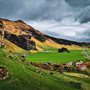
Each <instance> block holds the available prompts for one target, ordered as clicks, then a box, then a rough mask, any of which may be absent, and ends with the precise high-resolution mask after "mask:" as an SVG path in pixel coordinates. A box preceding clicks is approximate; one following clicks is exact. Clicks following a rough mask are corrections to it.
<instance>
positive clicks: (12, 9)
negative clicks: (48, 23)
mask: <svg viewBox="0 0 90 90" xmlns="http://www.w3.org/2000/svg"><path fill="white" fill-rule="evenodd" d="M70 9H71V7H70V6H69V5H68V4H67V3H66V2H65V0H8V1H6V0H0V16H1V17H6V18H21V19H61V18H62V17H63V16H68V15H70V14H71V12H70Z"/></svg>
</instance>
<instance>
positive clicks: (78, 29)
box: [28, 18, 90, 41]
mask: <svg viewBox="0 0 90 90" xmlns="http://www.w3.org/2000/svg"><path fill="white" fill-rule="evenodd" d="M28 23H29V24H30V25H32V26H33V27H34V28H36V29H38V30H40V31H42V32H44V33H45V34H48V35H51V36H54V37H58V38H65V39H69V40H76V41H90V40H89V38H90V37H89V35H87V34H86V32H89V30H88V29H89V28H90V23H89V22H88V23H84V24H80V23H79V22H76V21H74V19H70V18H66V19H65V18H64V19H63V20H62V21H59V22H58V21H55V20H52V21H51V20H50V21H48V20H46V21H45V20H44V21H31V22H28ZM47 31H49V32H47ZM50 32H51V34H50Z"/></svg>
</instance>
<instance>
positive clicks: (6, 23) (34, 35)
mask: <svg viewBox="0 0 90 90" xmlns="http://www.w3.org/2000/svg"><path fill="white" fill-rule="evenodd" d="M0 30H4V31H5V34H4V37H5V39H7V40H9V41H10V42H12V43H13V44H15V45H16V46H18V47H20V48H22V49H24V50H38V48H39V49H40V48H41V47H44V46H45V47H54V48H59V47H62V46H65V47H67V46H69V47H72V46H73V45H75V46H77V47H80V48H82V47H83V46H87V45H89V44H86V43H79V42H73V41H69V40H64V39H60V38H54V37H50V36H48V35H45V34H43V33H41V32H40V31H38V30H36V29H34V28H33V27H32V26H30V25H27V24H26V23H25V22H23V21H21V20H18V21H10V20H7V19H2V18H1V19H0Z"/></svg>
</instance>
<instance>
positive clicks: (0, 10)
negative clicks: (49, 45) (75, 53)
mask: <svg viewBox="0 0 90 90" xmlns="http://www.w3.org/2000/svg"><path fill="white" fill-rule="evenodd" d="M89 5H90V0H0V18H8V19H13V20H16V19H23V20H25V21H27V22H28V21H29V20H30V21H31V22H33V21H34V22H35V25H34V24H33V26H35V28H37V29H39V30H41V31H44V32H45V33H46V32H47V34H49V35H52V36H58V37H59V35H60V37H61V38H67V39H73V40H78V41H81V40H82V41H83V40H86V39H85V37H86V38H87V37H88V41H89V38H90V37H89V35H90V34H89V35H88V34H87V33H89V32H90V31H88V28H90V27H89V25H88V26H87V20H86V17H87V15H88V18H90V13H89V14H88V11H87V10H86V9H85V8H86V7H87V6H88V7H89ZM83 10H84V12H83ZM82 12H83V13H84V14H83V15H81V16H80V17H79V18H78V19H77V21H75V20H76V18H77V16H78V15H80V14H81V13H82ZM86 13H87V14H86ZM53 20H54V22H52V21H53ZM80 20H85V22H86V24H85V27H84V28H83V26H82V24H80V23H79V21H80ZM38 21H40V22H38ZM43 21H45V22H43ZM30 25H31V23H30ZM45 30H47V31H45ZM87 31H88V32H87ZM86 32H87V33H86ZM86 41H87V40H86Z"/></svg>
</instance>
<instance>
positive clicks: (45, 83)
mask: <svg viewBox="0 0 90 90" xmlns="http://www.w3.org/2000/svg"><path fill="white" fill-rule="evenodd" d="M0 51H1V50H0ZM77 52H78V53H76V55H78V56H79V55H81V54H80V51H77ZM55 53H56V52H53V55H52V53H43V54H42V53H36V54H31V55H30V56H29V60H32V61H33V60H34V61H39V60H44V62H46V61H47V58H48V60H49V58H51V56H52V58H51V59H52V61H53V62H62V61H59V58H60V57H61V55H62V59H65V60H66V58H65V57H64V56H63V55H64V54H65V55H66V56H68V55H69V54H68V53H63V54H57V56H59V55H60V56H59V58H56V60H58V61H55V57H54V58H53V56H55ZM74 53H75V52H73V51H72V54H74ZM7 55H8V53H6V52H5V51H1V52H0V65H3V66H6V67H7V69H8V72H9V77H8V79H6V80H3V81H0V90H90V89H89V86H90V78H89V77H88V76H87V75H86V74H82V73H63V74H60V73H56V72H54V75H50V71H45V70H42V69H38V68H35V67H33V66H31V65H27V64H25V63H22V62H18V61H17V58H16V57H18V56H16V57H14V58H13V59H12V60H11V59H10V58H8V57H7ZM39 55H40V56H39ZM42 55H43V56H42ZM47 55H48V56H47ZM50 55H51V56H50ZM70 55H71V54H70ZM76 55H73V57H72V58H71V59H74V57H75V58H76V59H82V56H79V57H76ZM57 56H56V57H57ZM42 57H47V58H45V59H44V58H42ZM30 58H31V59H30ZM34 58H37V59H34ZM40 58H41V59H40ZM39 62H43V61H39ZM63 62H64V60H63ZM65 62H66V61H65ZM38 70H41V74H39V73H37V71H38ZM77 82H78V83H81V87H82V88H81V89H79V88H78V87H76V86H75V85H73V83H77Z"/></svg>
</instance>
